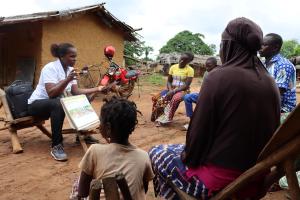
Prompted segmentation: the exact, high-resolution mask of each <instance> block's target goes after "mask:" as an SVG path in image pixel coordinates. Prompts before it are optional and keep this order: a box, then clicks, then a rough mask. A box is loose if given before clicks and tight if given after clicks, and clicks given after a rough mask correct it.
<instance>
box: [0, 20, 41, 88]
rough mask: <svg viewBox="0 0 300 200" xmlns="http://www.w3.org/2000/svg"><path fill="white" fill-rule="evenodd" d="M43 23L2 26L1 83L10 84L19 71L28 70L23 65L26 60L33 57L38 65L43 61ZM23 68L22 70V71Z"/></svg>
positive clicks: (0, 46) (0, 30)
mask: <svg viewBox="0 0 300 200" xmlns="http://www.w3.org/2000/svg"><path fill="white" fill-rule="evenodd" d="M41 30H42V29H41V24H40V23H23V24H14V25H9V26H4V27H0V33H1V35H2V42H1V43H0V48H1V55H2V56H1V62H0V68H1V76H3V77H4V78H1V81H0V82H1V83H0V84H1V85H4V86H5V85H9V84H10V83H11V82H12V81H14V80H15V78H16V74H17V73H22V72H24V71H25V72H27V69H22V67H24V66H23V65H22V67H21V68H19V70H17V65H18V64H20V63H24V62H23V61H24V60H26V59H27V60H28V59H31V58H32V59H33V60H34V63H35V65H36V66H39V65H40V63H41V59H40V53H41V33H42V32H41ZM20 70H22V71H20Z"/></svg>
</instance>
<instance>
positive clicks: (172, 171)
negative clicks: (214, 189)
mask: <svg viewBox="0 0 300 200" xmlns="http://www.w3.org/2000/svg"><path fill="white" fill-rule="evenodd" d="M183 149H184V145H183V144H172V145H158V146H154V147H152V149H150V151H149V155H150V159H151V163H152V167H153V171H154V173H155V177H154V179H153V184H154V191H155V195H156V196H157V195H159V196H161V197H163V198H165V199H174V200H177V199H178V200H179V197H178V196H177V194H176V193H175V192H174V191H173V190H172V189H171V187H170V186H169V185H168V184H167V183H166V180H167V177H168V178H169V180H170V181H172V182H173V184H174V185H176V186H177V187H178V188H179V189H181V190H182V191H184V192H185V193H187V194H189V195H191V196H194V197H196V198H201V199H203V200H205V199H208V190H207V189H206V188H205V186H204V184H203V183H202V182H201V180H199V179H197V178H196V177H192V178H190V179H188V178H187V177H186V176H185V171H186V170H187V167H186V166H185V165H184V164H183V163H182V161H181V159H180V154H181V152H182V151H183Z"/></svg>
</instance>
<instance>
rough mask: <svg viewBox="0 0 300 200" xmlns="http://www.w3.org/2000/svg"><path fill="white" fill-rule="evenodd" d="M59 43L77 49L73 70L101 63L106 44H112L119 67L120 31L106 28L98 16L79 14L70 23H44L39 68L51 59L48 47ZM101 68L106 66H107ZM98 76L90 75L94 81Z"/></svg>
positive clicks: (122, 40)
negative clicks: (66, 43) (70, 44)
mask: <svg viewBox="0 0 300 200" xmlns="http://www.w3.org/2000/svg"><path fill="white" fill-rule="evenodd" d="M62 42H69V43H72V44H73V45H74V46H75V47H76V48H77V54H78V56H77V62H76V67H78V68H82V67H83V66H84V65H92V64H100V63H101V62H104V61H105V57H104V54H103V49H104V47H105V46H106V45H113V46H114V47H115V48H116V54H115V57H114V61H115V62H116V63H118V64H120V65H122V63H123V49H124V37H123V34H122V32H120V31H119V30H117V29H115V28H110V27H108V26H107V25H105V24H104V23H103V22H102V21H101V19H100V17H98V16H96V15H94V14H86V15H81V16H78V17H75V18H73V19H69V20H59V21H45V22H44V23H43V37H42V62H41V64H42V65H41V66H40V67H42V66H44V65H45V64H47V63H48V62H50V61H52V60H54V58H53V57H52V55H51V53H50V46H51V44H53V43H62ZM104 66H107V63H106V65H104ZM40 69H41V68H40ZM40 69H39V71H40ZM104 71H105V70H103V72H104ZM38 73H39V72H38ZM97 74H98V73H94V74H93V76H94V77H93V79H94V80H96V79H97V78H96V77H95V76H96V75H97Z"/></svg>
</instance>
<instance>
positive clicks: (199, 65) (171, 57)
mask: <svg viewBox="0 0 300 200" xmlns="http://www.w3.org/2000/svg"><path fill="white" fill-rule="evenodd" d="M180 56H181V54H180V53H168V54H167V53H162V54H159V55H158V57H157V61H158V62H159V64H161V65H163V69H162V71H163V73H164V75H167V74H168V72H169V68H170V66H171V65H173V64H176V63H178V62H179V59H180ZM209 57H211V56H210V55H194V60H193V61H192V62H191V63H190V65H191V66H192V67H193V68H194V70H195V76H203V74H204V72H205V70H206V69H205V62H206V60H207V58H209ZM216 58H217V60H218V64H221V61H220V58H219V57H216Z"/></svg>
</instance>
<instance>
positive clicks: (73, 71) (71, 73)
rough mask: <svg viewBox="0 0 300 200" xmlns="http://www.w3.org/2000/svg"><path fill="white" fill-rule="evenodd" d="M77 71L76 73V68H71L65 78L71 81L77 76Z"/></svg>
mask: <svg viewBox="0 0 300 200" xmlns="http://www.w3.org/2000/svg"><path fill="white" fill-rule="evenodd" d="M78 75H79V74H78V73H77V70H76V69H73V70H72V71H71V72H70V73H69V75H68V76H67V78H66V79H67V80H68V82H71V81H73V80H77V79H78V78H77V77H78Z"/></svg>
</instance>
